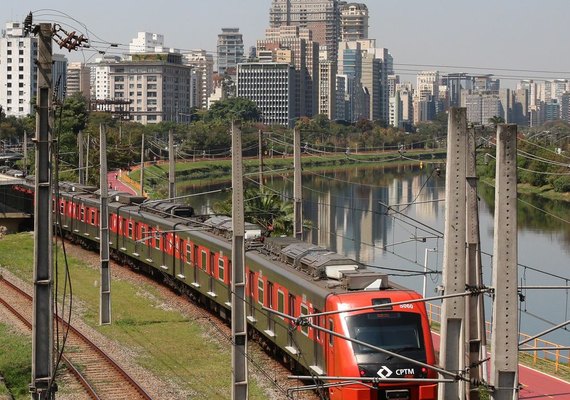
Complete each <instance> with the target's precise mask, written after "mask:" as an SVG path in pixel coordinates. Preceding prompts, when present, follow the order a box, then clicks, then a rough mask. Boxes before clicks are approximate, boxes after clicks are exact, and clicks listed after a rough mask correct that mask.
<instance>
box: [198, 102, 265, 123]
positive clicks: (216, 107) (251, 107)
mask: <svg viewBox="0 0 570 400" xmlns="http://www.w3.org/2000/svg"><path fill="white" fill-rule="evenodd" d="M260 116H261V114H260V112H259V109H258V108H257V105H256V104H255V103H254V102H253V101H251V100H249V99H245V98H243V97H232V98H230V99H226V100H220V101H217V102H215V103H214V104H213V105H212V107H210V109H209V110H208V112H206V113H205V114H204V120H205V121H207V122H211V121H215V120H218V121H220V120H221V121H225V122H230V121H232V120H241V121H257V120H259V117H260Z"/></svg>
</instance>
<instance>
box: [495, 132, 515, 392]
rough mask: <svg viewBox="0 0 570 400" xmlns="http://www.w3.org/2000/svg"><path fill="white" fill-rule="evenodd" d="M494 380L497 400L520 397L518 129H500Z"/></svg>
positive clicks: (498, 141) (498, 135)
mask: <svg viewBox="0 0 570 400" xmlns="http://www.w3.org/2000/svg"><path fill="white" fill-rule="evenodd" d="M495 185H496V186H495V228H494V232H495V238H494V241H493V253H494V256H493V287H494V288H495V296H494V301H493V327H492V331H493V332H496V334H494V335H492V336H491V379H490V384H491V386H492V387H493V388H494V389H493V390H492V391H491V398H492V399H494V400H512V399H515V398H516V397H517V393H518V377H517V375H518V374H517V371H518V361H519V357H518V336H519V331H518V320H517V317H518V300H519V298H518V287H517V284H518V271H517V268H518V267H517V262H518V258H517V251H518V248H517V246H518V244H517V126H516V125H511V124H509V125H504V124H501V125H499V126H498V127H497V167H496V175H495Z"/></svg>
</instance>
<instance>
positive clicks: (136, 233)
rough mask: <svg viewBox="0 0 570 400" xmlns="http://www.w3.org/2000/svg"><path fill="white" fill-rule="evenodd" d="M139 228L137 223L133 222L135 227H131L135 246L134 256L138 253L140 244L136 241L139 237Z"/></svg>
mask: <svg viewBox="0 0 570 400" xmlns="http://www.w3.org/2000/svg"><path fill="white" fill-rule="evenodd" d="M139 229H140V225H139V223H138V222H135V228H134V229H133V241H134V242H135V248H134V250H133V253H134V255H135V256H138V255H139V245H140V244H139V242H138V240H139V239H140V237H139Z"/></svg>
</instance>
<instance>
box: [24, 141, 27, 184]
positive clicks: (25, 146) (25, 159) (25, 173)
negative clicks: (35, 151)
mask: <svg viewBox="0 0 570 400" xmlns="http://www.w3.org/2000/svg"><path fill="white" fill-rule="evenodd" d="M24 176H28V132H26V131H24Z"/></svg>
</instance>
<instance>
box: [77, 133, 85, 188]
mask: <svg viewBox="0 0 570 400" xmlns="http://www.w3.org/2000/svg"><path fill="white" fill-rule="evenodd" d="M77 147H78V151H79V171H78V172H79V184H81V185H85V175H84V172H85V171H83V168H84V164H83V132H82V131H79V133H78V134H77Z"/></svg>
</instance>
